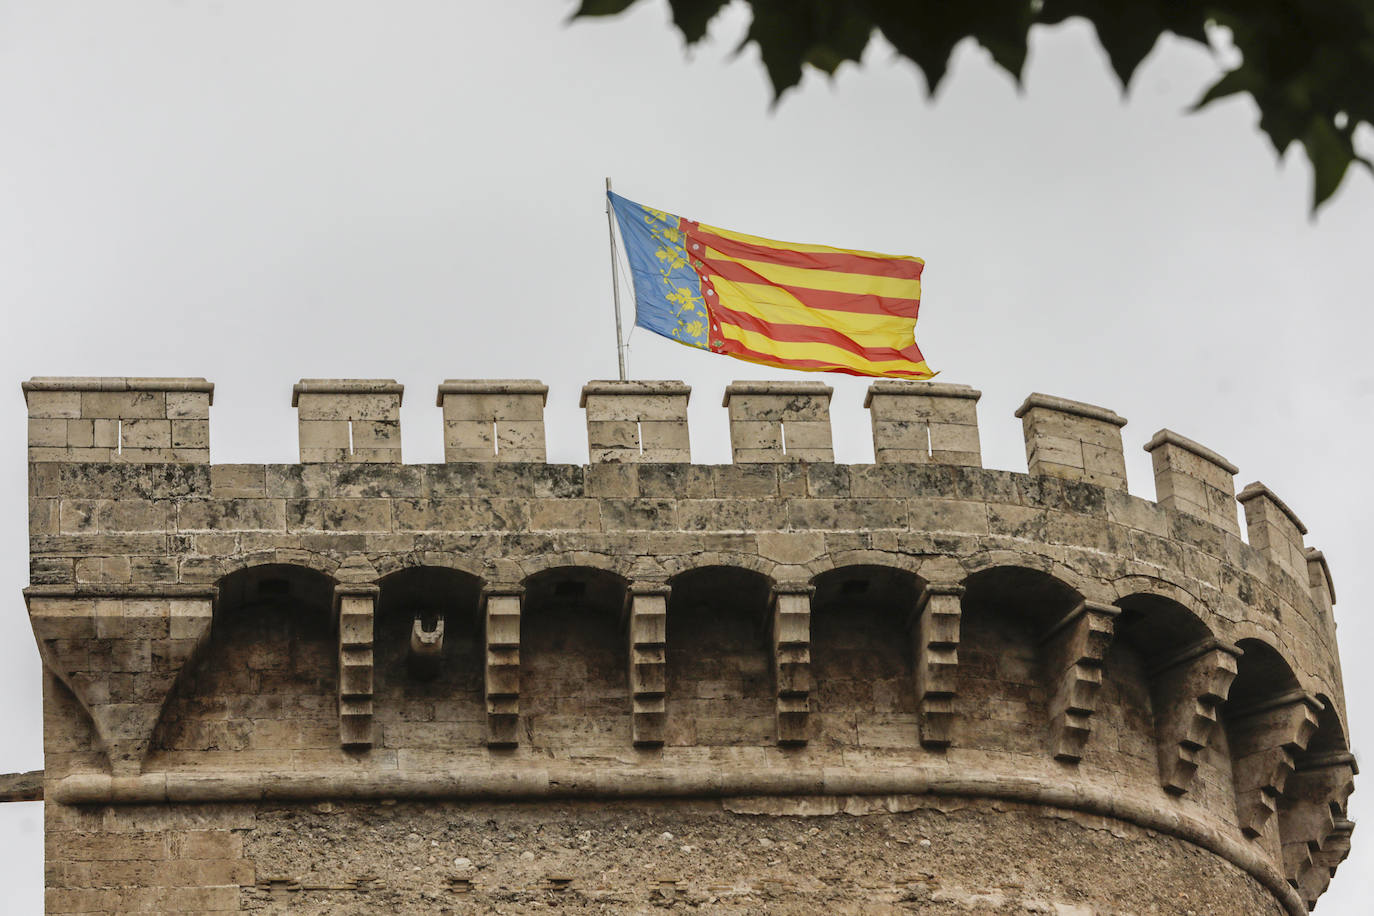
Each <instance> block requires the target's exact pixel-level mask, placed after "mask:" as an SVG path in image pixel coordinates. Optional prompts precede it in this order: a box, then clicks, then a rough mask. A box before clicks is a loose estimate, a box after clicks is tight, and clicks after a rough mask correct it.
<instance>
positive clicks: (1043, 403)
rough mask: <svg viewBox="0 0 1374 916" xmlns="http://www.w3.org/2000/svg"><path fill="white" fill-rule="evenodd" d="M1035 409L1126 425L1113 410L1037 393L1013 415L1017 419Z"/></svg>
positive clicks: (1115, 424) (1124, 419) (1114, 424)
mask: <svg viewBox="0 0 1374 916" xmlns="http://www.w3.org/2000/svg"><path fill="white" fill-rule="evenodd" d="M1036 407H1043V408H1045V409H1046V410H1054V411H1058V412H1059V413H1067V414H1073V415H1074V416H1076V417H1086V418H1087V419H1089V420H1100V421H1101V422H1103V423H1110V424H1112V425H1113V426H1125V425H1126V418H1125V417H1123V416H1121V415H1120V414H1118V413H1117V412H1116V411H1114V410H1108V409H1107V408H1105V407H1098V406H1097V405H1096V404H1085V403H1084V402H1082V401H1070V400H1069V399H1068V398H1057V397H1054V396H1053V395H1048V394H1041V393H1039V392H1038V391H1037V392H1035V393H1034V394H1031V395H1029V396H1028V397H1027V398H1026V400H1024V401H1023V402H1021V406H1020V407H1018V408H1016V414H1015V415H1016V417H1017V418H1018V419H1019V418H1021V417H1023V416H1025V415H1026V414H1027V413H1029V412H1030V411H1031V410H1032V409H1034V408H1036Z"/></svg>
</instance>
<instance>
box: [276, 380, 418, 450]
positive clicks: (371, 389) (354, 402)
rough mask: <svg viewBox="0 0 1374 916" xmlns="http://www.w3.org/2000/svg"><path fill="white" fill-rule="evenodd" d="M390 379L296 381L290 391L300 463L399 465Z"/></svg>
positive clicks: (397, 406)
mask: <svg viewBox="0 0 1374 916" xmlns="http://www.w3.org/2000/svg"><path fill="white" fill-rule="evenodd" d="M404 393H405V386H403V385H401V384H398V383H397V382H396V381H395V380H394V379H301V380H300V381H299V382H297V383H296V385H295V387H294V388H293V389H292V392H291V406H293V407H295V408H296V409H297V419H298V422H299V424H300V456H301V463H302V464H316V463H324V462H330V463H333V462H340V463H359V464H399V463H400V462H401V398H402V396H403V394H404Z"/></svg>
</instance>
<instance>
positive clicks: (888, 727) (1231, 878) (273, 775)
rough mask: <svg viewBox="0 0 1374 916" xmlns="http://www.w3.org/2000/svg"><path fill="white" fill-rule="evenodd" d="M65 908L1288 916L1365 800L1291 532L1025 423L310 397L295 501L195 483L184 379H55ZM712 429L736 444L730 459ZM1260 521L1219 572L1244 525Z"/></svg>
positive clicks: (1252, 494)
mask: <svg viewBox="0 0 1374 916" xmlns="http://www.w3.org/2000/svg"><path fill="white" fill-rule="evenodd" d="M23 387H24V392H25V396H26V398H27V401H28V408H29V416H30V420H29V439H28V441H29V479H30V486H29V494H30V542H31V551H32V558H31V581H32V584H31V585H30V586H29V588H28V589H26V590H25V598H26V599H27V602H28V609H29V614H30V618H31V621H32V625H33V630H34V634H35V637H36V639H37V642H38V646H39V649H40V651H41V653H42V657H43V669H44V673H43V711H44V753H45V764H46V769H45V774H44V795H45V808H46V824H47V831H46V842H47V910H48V912H49V913H54V914H57V913H123V912H159V913H192V912H194V913H205V912H216V913H217V912H237V911H257V912H264V913H270V912H291V913H319V914H325V913H330V914H334V913H373V912H379V911H384V912H396V913H488V912H496V913H523V912H529V911H533V910H536V909H543V908H545V907H552V906H558V907H562V908H564V909H567V910H570V911H573V912H595V913H626V914H628V913H643V912H648V911H651V910H653V909H655V908H659V907H662V908H669V909H673V908H681V909H684V910H685V909H697V910H700V911H701V912H710V913H725V914H746V913H750V914H753V913H786V914H790V913H825V914H860V913H862V914H871V913H910V912H921V913H935V914H945V913H951V914H952V913H999V914H1000V913H1049V914H1059V916H1080V914H1127V913H1131V914H1139V913H1159V914H1174V913H1177V914H1184V913H1197V914H1203V913H1208V914H1235V916H1257V914H1289V916H1299V914H1303V913H1306V912H1307V911H1308V910H1309V909H1310V908H1311V907H1312V906H1313V905H1314V904H1315V903H1316V901H1317V899H1318V897H1319V896H1320V895H1321V894H1322V892H1323V891H1324V890H1325V888H1326V887H1327V884H1328V882H1329V881H1330V880H1331V876H1332V875H1333V874H1334V872H1335V870H1336V867H1337V865H1338V864H1339V863H1340V862H1341V860H1342V859H1343V858H1344V857H1345V855H1346V853H1347V851H1348V849H1349V845H1350V835H1351V828H1352V825H1351V823H1350V821H1349V820H1348V819H1347V818H1346V816H1345V815H1346V800H1347V797H1348V795H1349V793H1350V792H1351V790H1352V787H1353V783H1352V779H1353V775H1354V773H1355V763H1354V759H1353V758H1352V756H1351V755H1350V753H1349V744H1348V741H1347V732H1346V726H1345V723H1346V721H1347V720H1346V711H1345V702H1344V696H1343V691H1342V686H1341V673H1340V668H1339V664H1338V661H1337V653H1336V630H1335V623H1334V620H1333V617H1332V605H1333V604H1334V602H1335V590H1334V588H1333V586H1332V580H1331V574H1330V571H1329V569H1328V568H1327V565H1326V562H1325V561H1324V559H1323V557H1322V554H1321V553H1320V552H1319V551H1317V550H1315V549H1313V548H1310V547H1307V546H1305V544H1304V535H1305V534H1306V529H1305V528H1304V527H1303V524H1302V522H1300V521H1299V520H1298V517H1297V516H1296V515H1295V514H1294V512H1293V510H1292V509H1290V508H1289V507H1288V506H1287V505H1285V504H1284V502H1283V501H1282V500H1281V499H1280V498H1279V497H1278V496H1276V495H1275V494H1274V493H1273V492H1271V491H1270V490H1269V489H1268V488H1267V487H1265V486H1264V485H1263V484H1260V483H1253V484H1250V485H1249V486H1247V487H1245V488H1244V489H1243V490H1242V491H1241V492H1240V493H1239V495H1237V494H1236V492H1235V484H1234V474H1235V472H1236V468H1235V467H1234V466H1233V465H1231V464H1230V463H1229V462H1227V461H1226V459H1224V458H1222V457H1221V456H1220V455H1218V454H1216V453H1215V452H1212V451H1210V450H1209V449H1207V448H1205V447H1203V446H1202V445H1199V444H1198V443H1196V442H1193V441H1191V440H1189V439H1186V438H1184V437H1182V436H1180V435H1178V434H1176V433H1173V432H1171V431H1169V430H1160V431H1159V432H1158V433H1156V434H1155V435H1154V436H1153V437H1152V438H1151V439H1150V441H1149V443H1148V444H1147V445H1146V446H1145V448H1146V450H1147V451H1149V452H1150V453H1151V455H1152V458H1153V461H1154V476H1155V492H1156V496H1157V499H1156V501H1155V502H1148V501H1146V500H1143V499H1139V498H1136V497H1134V496H1131V495H1129V494H1128V493H1127V490H1126V472H1125V463H1124V460H1123V452H1122V436H1121V427H1122V426H1124V425H1125V422H1126V421H1125V420H1124V419H1122V418H1121V417H1119V416H1117V415H1116V414H1115V413H1113V412H1112V411H1110V410H1106V409H1103V408H1101V407H1095V406H1092V405H1089V404H1083V403H1078V402H1075V401H1067V400H1063V399H1060V398H1054V397H1047V396H1045V395H1040V394H1033V395H1031V396H1030V397H1029V398H1027V399H1026V401H1025V403H1024V404H1023V405H1022V407H1021V409H1020V410H1019V411H1017V416H1018V417H1019V418H1020V419H1021V421H1022V424H1023V426H1024V431H1025V441H1026V454H1027V459H1028V466H1029V473H1027V474H1021V473H1009V472H1004V471H994V470H985V469H984V468H983V467H982V459H981V453H980V448H979V433H978V423H977V419H976V407H977V403H978V399H979V393H978V392H977V391H975V390H973V389H971V388H967V387H963V386H957V385H943V384H919V383H918V384H911V383H899V382H890V381H879V382H877V383H875V384H873V385H872V387H871V388H870V389H869V395H868V399H867V402H866V406H867V407H868V409H869V410H870V411H871V414H872V421H873V438H874V448H875V455H876V463H875V464H872V465H853V466H846V465H838V464H836V463H835V462H834V458H833V452H832V448H831V431H830V419H829V400H830V389H829V388H828V387H826V386H825V385H823V384H819V383H813V382H806V383H777V382H740V383H736V384H733V385H731V386H730V387H729V388H727V389H726V391H725V396H724V405H723V406H724V407H725V408H727V409H728V422H729V427H730V435H731V444H732V448H733V457H734V460H733V463H731V464H728V465H721V466H702V465H694V464H692V463H691V462H690V454H689V446H688V436H687V402H688V397H689V395H690V394H691V390H690V389H689V388H688V387H687V386H686V385H684V384H682V383H681V382H672V381H653V382H593V383H591V384H589V385H587V386H586V387H585V388H584V389H583V392H582V407H583V408H585V410H586V419H587V436H588V445H589V456H590V463H589V464H588V465H585V466H579V465H556V464H548V463H547V462H546V461H545V445H544V402H545V395H546V391H547V389H546V388H545V387H544V386H543V385H541V384H539V383H538V382H534V381H528V380H513V381H446V382H444V383H443V384H442V385H440V386H439V389H438V406H439V407H441V408H442V411H443V423H444V442H445V462H444V463H443V464H435V465H423V466H422V465H407V464H404V463H402V461H401V449H400V429H399V423H400V420H399V416H400V413H399V408H400V405H401V397H402V388H401V386H400V385H398V384H396V383H395V382H392V381H390V380H325V379H307V380H303V381H301V382H300V383H299V384H298V385H297V386H296V387H295V394H294V398H293V404H294V406H295V408H296V409H297V411H298V412H299V419H300V463H299V464H291V465H261V464H255V465H217V464H212V463H211V461H210V450H209V416H210V405H211V401H212V396H213V386H212V385H210V384H209V383H208V382H206V381H204V380H203V379H135V378H128V379H125V378H38V379H34V380H32V381H30V382H27V383H25V384H24V386H23ZM722 419H724V418H722ZM1237 500H1239V502H1240V504H1241V507H1242V508H1243V510H1244V518H1245V526H1244V527H1245V532H1244V536H1242V531H1241V526H1240V524H1239V523H1238V514H1237V508H1236V502H1237Z"/></svg>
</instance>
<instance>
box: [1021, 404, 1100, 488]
mask: <svg viewBox="0 0 1374 916" xmlns="http://www.w3.org/2000/svg"><path fill="white" fill-rule="evenodd" d="M1016 416H1017V417H1019V418H1020V419H1021V425H1022V428H1023V431H1024V433H1025V439H1026V462H1027V464H1028V466H1029V470H1030V473H1031V474H1032V475H1046V476H1050V477H1062V478H1065V479H1068V480H1082V481H1086V482H1088V483H1094V484H1097V485H1098V486H1101V487H1105V488H1107V489H1114V490H1125V489H1126V460H1125V455H1124V453H1123V451H1122V446H1121V427H1123V426H1125V425H1126V421H1125V419H1123V418H1122V417H1119V416H1117V415H1116V414H1115V413H1113V412H1112V411H1110V410H1107V409H1106V408H1105V407H1097V406H1095V405H1092V404H1084V403H1082V402H1081V401H1070V400H1067V399H1065V398H1056V397H1051V396H1049V395H1044V394H1032V395H1030V396H1029V397H1028V398H1026V400H1025V402H1024V403H1022V405H1021V406H1020V407H1019V408H1018V409H1017V411H1016Z"/></svg>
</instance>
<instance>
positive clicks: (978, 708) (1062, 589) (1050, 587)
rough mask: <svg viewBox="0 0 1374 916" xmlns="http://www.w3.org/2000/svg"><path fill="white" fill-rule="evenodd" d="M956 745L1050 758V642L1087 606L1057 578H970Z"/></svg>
mask: <svg viewBox="0 0 1374 916" xmlns="http://www.w3.org/2000/svg"><path fill="white" fill-rule="evenodd" d="M964 588H965V592H964V598H963V603H962V607H963V611H962V615H961V620H960V635H959V666H958V675H957V693H956V695H957V698H958V700H957V703H958V707H957V708H958V715H957V717H956V719H955V722H956V726H955V734H954V739H953V743H954V744H955V745H961V744H963V745H966V746H971V745H977V746H980V747H988V746H992V747H995V748H996V749H997V750H1002V751H1009V752H1012V753H1020V754H1027V755H1031V756H1035V757H1042V756H1044V755H1045V753H1046V740H1047V737H1046V736H1047V735H1049V733H1050V719H1051V711H1050V701H1051V698H1052V697H1053V695H1054V690H1055V687H1056V683H1055V682H1054V679H1055V676H1056V675H1058V674H1059V672H1051V671H1049V670H1048V667H1049V666H1048V665H1047V664H1046V659H1045V657H1044V656H1045V651H1044V647H1043V643H1044V640H1045V637H1046V636H1047V634H1048V633H1049V632H1050V630H1051V629H1052V628H1053V627H1055V625H1056V624H1058V623H1059V622H1060V621H1062V620H1064V619H1065V618H1066V617H1067V616H1068V615H1069V613H1070V612H1072V611H1073V610H1074V609H1075V608H1076V607H1077V606H1078V605H1079V604H1080V603H1081V602H1082V601H1083V597H1082V595H1080V594H1079V593H1078V592H1077V591H1076V590H1075V589H1073V588H1071V587H1070V586H1068V585H1066V584H1065V583H1064V582H1062V581H1060V580H1059V579H1056V578H1055V577H1054V576H1052V575H1050V574H1049V573H1046V572H1042V571H1040V570H1037V569H1028V568H1025V567H1020V566H995V567H992V568H990V569H984V570H980V571H978V572H976V573H973V574H972V575H970V576H969V577H968V578H967V579H965V580H964Z"/></svg>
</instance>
